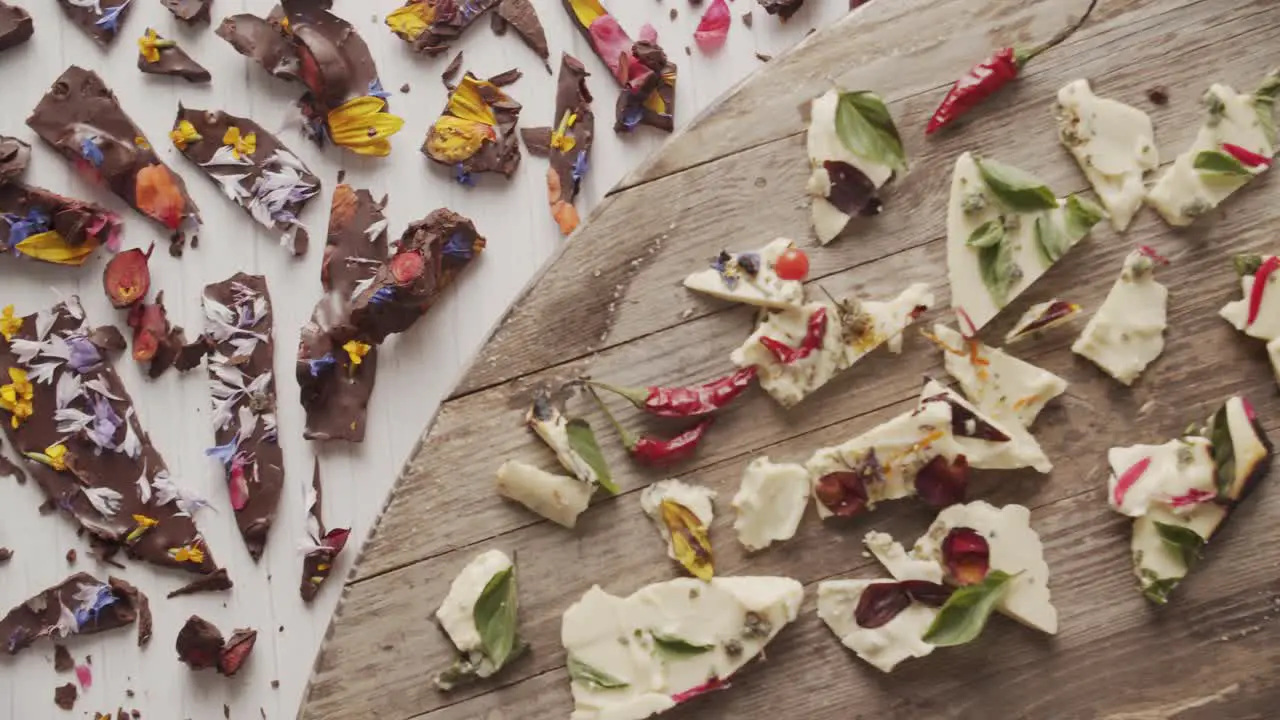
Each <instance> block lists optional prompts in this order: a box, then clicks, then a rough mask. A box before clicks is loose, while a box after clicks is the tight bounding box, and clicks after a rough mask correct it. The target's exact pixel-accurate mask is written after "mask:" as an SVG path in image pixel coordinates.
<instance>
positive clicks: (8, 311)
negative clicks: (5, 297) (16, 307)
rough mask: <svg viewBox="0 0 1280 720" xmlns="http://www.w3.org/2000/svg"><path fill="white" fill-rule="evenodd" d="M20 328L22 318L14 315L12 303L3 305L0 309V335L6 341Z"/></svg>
mask: <svg viewBox="0 0 1280 720" xmlns="http://www.w3.org/2000/svg"><path fill="white" fill-rule="evenodd" d="M21 329H22V318H20V317H14V314H13V306H12V305H5V306H4V310H3V311H0V335H3V336H4V339H5V342H8V341H10V340H12V339H13V336H14V335H15V334H17V333H18V331H19V330H21Z"/></svg>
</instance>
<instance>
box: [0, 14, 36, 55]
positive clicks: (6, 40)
mask: <svg viewBox="0 0 1280 720" xmlns="http://www.w3.org/2000/svg"><path fill="white" fill-rule="evenodd" d="M35 31H36V28H35V24H34V23H32V22H31V14H30V13H28V12H27V11H26V10H23V9H22V8H20V7H17V6H16V5H9V4H8V3H5V2H0V52H4V51H5V50H8V49H9V48H12V47H17V46H19V45H21V44H22V43H24V42H26V41H28V40H30V39H31V36H32V35H33V34H34V33H35Z"/></svg>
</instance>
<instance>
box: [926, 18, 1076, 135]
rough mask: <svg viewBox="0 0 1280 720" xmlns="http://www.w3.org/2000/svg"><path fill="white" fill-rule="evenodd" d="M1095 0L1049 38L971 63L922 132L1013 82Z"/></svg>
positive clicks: (1063, 37)
mask: <svg viewBox="0 0 1280 720" xmlns="http://www.w3.org/2000/svg"><path fill="white" fill-rule="evenodd" d="M1097 4H1098V0H1091V1H1090V3H1089V7H1088V9H1086V10H1085V11H1084V15H1081V16H1080V19H1079V20H1078V21H1076V22H1075V23H1074V24H1072V25H1071V26H1070V27H1067V28H1065V29H1064V30H1062V31H1061V32H1059V33H1058V34H1057V35H1055V36H1053V37H1052V38H1050V40H1049V42H1046V43H1044V44H1043V45H1038V46H1036V47H1033V48H1030V49H1025V50H1020V49H1016V48H1011V47H1007V48H1001V49H1000V50H997V51H996V52H995V54H994V55H992V56H991V57H990V58H988V59H987V60H985V61H983V62H980V63H978V64H977V65H974V66H973V67H972V68H971V69H970V70H969V72H968V73H966V74H965V76H964V77H962V78H960V79H959V80H957V81H956V84H955V85H953V86H951V91H950V92H948V93H947V96H946V97H945V98H943V99H942V104H941V105H939V106H938V109H937V110H935V111H934V113H933V117H931V118H929V125H928V126H927V127H926V128H925V134H926V135H932V134H934V133H935V132H937V131H938V130H939V129H940V128H942V127H945V126H946V125H948V124H950V123H951V122H952V121H953V120H955V119H956V118H958V117H960V116H961V115H963V114H965V113H967V112H969V111H970V110H972V109H973V108H975V107H977V106H978V105H980V104H981V103H982V101H983V100H986V99H987V98H989V97H991V96H992V95H993V94H995V92H996V91H997V90H999V89H1000V88H1002V87H1004V86H1005V85H1008V84H1009V83H1011V82H1013V81H1014V79H1016V78H1017V77H1018V73H1019V72H1020V71H1021V70H1022V68H1023V67H1025V66H1026V64H1027V62H1028V61H1030V60H1031V59H1032V58H1034V57H1036V56H1037V55H1039V54H1040V53H1042V52H1044V51H1045V50H1048V49H1049V48H1051V47H1054V46H1055V45H1058V44H1059V43H1061V42H1062V41H1063V40H1066V39H1067V38H1068V37H1070V36H1071V34H1072V33H1074V32H1075V31H1076V30H1078V29H1079V28H1080V26H1081V25H1083V24H1084V21H1085V20H1087V19H1088V17H1089V15H1090V14H1091V13H1093V8H1094V6H1096V5H1097Z"/></svg>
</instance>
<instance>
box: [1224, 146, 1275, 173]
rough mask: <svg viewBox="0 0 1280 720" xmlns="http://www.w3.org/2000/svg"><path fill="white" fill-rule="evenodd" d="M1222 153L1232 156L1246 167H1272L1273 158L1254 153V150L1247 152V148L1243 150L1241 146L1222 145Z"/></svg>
mask: <svg viewBox="0 0 1280 720" xmlns="http://www.w3.org/2000/svg"><path fill="white" fill-rule="evenodd" d="M1222 151H1223V152H1225V153H1226V154H1228V155H1230V156H1231V157H1233V158H1235V159H1237V160H1239V161H1240V162H1241V163H1242V164H1243V165H1244V166H1245V167H1251V168H1256V167H1262V168H1269V167H1271V158H1269V157H1267V156H1266V155H1259V154H1258V153H1256V152H1253V151H1252V150H1246V149H1245V148H1242V147H1240V146H1239V145H1232V144H1231V143H1222Z"/></svg>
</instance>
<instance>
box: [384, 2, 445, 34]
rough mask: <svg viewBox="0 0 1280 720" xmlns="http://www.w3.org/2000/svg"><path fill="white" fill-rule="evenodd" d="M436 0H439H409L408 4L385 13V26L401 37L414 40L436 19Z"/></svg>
mask: <svg viewBox="0 0 1280 720" xmlns="http://www.w3.org/2000/svg"><path fill="white" fill-rule="evenodd" d="M437 2H439V0H411V1H410V3H409V4H408V5H405V6H403V7H399V8H396V9H395V10H392V11H391V12H389V13H387V17H386V19H385V22H386V24H387V27H389V28H391V31H392V32H394V33H395V34H396V35H399V36H400V38H401V39H403V40H406V41H408V42H414V41H415V40H417V39H418V38H419V37H421V36H422V33H424V32H426V31H427V28H428V27H430V26H431V23H432V22H433V21H434V20H435V19H436V3H437Z"/></svg>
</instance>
